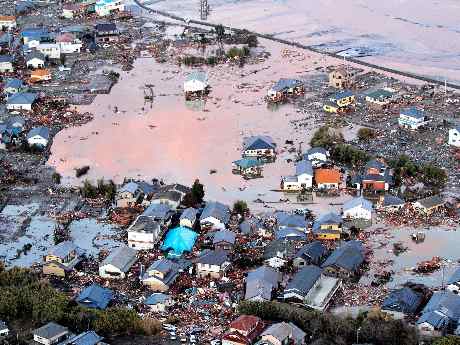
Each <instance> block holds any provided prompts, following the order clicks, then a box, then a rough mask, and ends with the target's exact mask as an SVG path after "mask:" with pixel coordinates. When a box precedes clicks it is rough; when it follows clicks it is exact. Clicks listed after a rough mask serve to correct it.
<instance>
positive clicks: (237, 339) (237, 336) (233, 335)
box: [222, 331, 252, 345]
mask: <svg viewBox="0 0 460 345" xmlns="http://www.w3.org/2000/svg"><path fill="white" fill-rule="evenodd" d="M222 340H227V341H228V342H232V343H237V344H243V345H250V344H251V343H252V341H251V340H250V339H249V338H248V337H245V336H244V335H242V334H241V333H239V332H237V331H233V332H229V333H227V334H225V335H224V336H223V337H222Z"/></svg>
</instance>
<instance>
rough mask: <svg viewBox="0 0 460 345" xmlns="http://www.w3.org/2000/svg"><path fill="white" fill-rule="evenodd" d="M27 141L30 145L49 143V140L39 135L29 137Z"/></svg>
mask: <svg viewBox="0 0 460 345" xmlns="http://www.w3.org/2000/svg"><path fill="white" fill-rule="evenodd" d="M27 142H28V143H29V145H30V146H32V145H41V146H43V147H45V146H46V145H48V140H46V139H44V138H42V137H41V136H39V135H36V136H33V137H32V138H29V139H27Z"/></svg>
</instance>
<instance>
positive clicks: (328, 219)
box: [313, 212, 343, 231]
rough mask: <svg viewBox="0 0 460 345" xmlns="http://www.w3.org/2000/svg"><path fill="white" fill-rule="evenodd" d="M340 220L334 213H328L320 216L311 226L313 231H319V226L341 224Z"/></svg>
mask: <svg viewBox="0 0 460 345" xmlns="http://www.w3.org/2000/svg"><path fill="white" fill-rule="evenodd" d="M342 222H343V221H342V218H341V217H340V216H339V215H338V214H337V213H334V212H328V213H326V214H323V215H322V216H320V217H319V218H318V219H317V220H316V221H315V223H314V224H313V231H316V230H319V229H320V227H321V225H333V224H342Z"/></svg>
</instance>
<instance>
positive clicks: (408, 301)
mask: <svg viewBox="0 0 460 345" xmlns="http://www.w3.org/2000/svg"><path fill="white" fill-rule="evenodd" d="M422 300H423V296H422V295H421V294H420V293H417V292H415V291H414V290H412V289H410V288H408V287H404V288H402V289H398V290H394V291H392V292H391V293H390V294H389V295H388V296H387V297H386V298H385V300H384V301H383V304H382V309H386V310H392V311H397V312H401V313H405V314H415V312H416V311H417V309H418V308H419V307H420V304H421V303H422Z"/></svg>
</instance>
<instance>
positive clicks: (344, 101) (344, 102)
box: [337, 95, 355, 107]
mask: <svg viewBox="0 0 460 345" xmlns="http://www.w3.org/2000/svg"><path fill="white" fill-rule="evenodd" d="M354 101H355V96H354V95H352V96H350V97H344V98H341V99H338V100H337V105H338V106H340V107H346V106H349V105H350V104H352V103H354Z"/></svg>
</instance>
